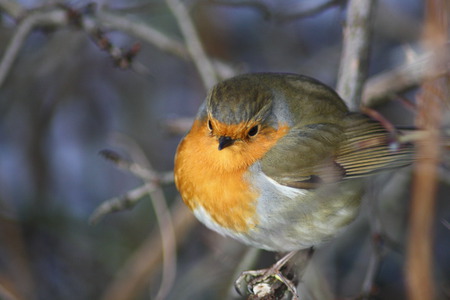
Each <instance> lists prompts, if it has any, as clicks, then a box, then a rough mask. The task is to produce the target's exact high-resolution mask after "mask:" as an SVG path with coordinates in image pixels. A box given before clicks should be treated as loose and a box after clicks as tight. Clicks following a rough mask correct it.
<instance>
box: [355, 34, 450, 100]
mask: <svg viewBox="0 0 450 300" xmlns="http://www.w3.org/2000/svg"><path fill="white" fill-rule="evenodd" d="M436 59H439V60H440V61H439V62H438V63H436ZM449 73H450V49H449V44H448V43H447V44H445V45H444V46H443V47H440V48H438V49H435V50H432V51H427V52H425V53H422V54H420V55H418V56H416V57H414V58H413V59H412V60H410V61H408V62H406V63H404V64H403V65H401V66H399V67H397V68H395V69H393V70H389V71H386V72H384V73H381V74H379V75H375V76H373V77H371V78H369V79H368V80H367V82H366V85H365V88H364V91H363V95H362V105H363V106H370V107H373V106H377V105H380V104H383V103H384V102H386V101H388V100H391V99H393V98H395V97H396V96H397V95H398V94H400V93H403V92H406V91H407V90H409V89H411V88H414V87H417V86H418V85H419V84H420V83H422V82H423V81H424V80H427V79H430V78H436V77H440V76H443V75H445V74H449Z"/></svg>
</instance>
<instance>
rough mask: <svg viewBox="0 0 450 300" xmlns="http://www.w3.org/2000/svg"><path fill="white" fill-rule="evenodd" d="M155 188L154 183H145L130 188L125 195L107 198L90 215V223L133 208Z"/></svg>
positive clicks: (95, 222)
mask: <svg viewBox="0 0 450 300" xmlns="http://www.w3.org/2000/svg"><path fill="white" fill-rule="evenodd" d="M153 189H155V185H154V184H143V185H141V186H139V187H137V188H134V189H132V190H129V191H128V192H127V193H126V194H125V195H123V196H120V197H114V198H111V199H109V200H106V201H105V202H103V203H102V204H100V206H98V207H97V208H96V209H95V210H94V212H93V213H92V214H91V216H90V217H89V223H90V224H97V223H98V222H99V221H100V220H101V219H102V218H103V217H104V216H106V215H108V214H111V213H113V212H118V211H123V210H126V209H131V208H133V207H134V206H135V205H136V204H137V203H138V202H139V201H140V200H141V199H142V197H144V196H145V195H147V193H149V191H151V190H153Z"/></svg>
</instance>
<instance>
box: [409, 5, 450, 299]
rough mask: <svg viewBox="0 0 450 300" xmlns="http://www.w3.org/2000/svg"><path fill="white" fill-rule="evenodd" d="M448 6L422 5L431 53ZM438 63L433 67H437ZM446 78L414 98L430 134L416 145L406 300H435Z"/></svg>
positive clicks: (444, 29) (442, 33) (443, 38)
mask: <svg viewBox="0 0 450 300" xmlns="http://www.w3.org/2000/svg"><path fill="white" fill-rule="evenodd" d="M449 12H450V3H449V2H448V1H447V0H428V1H426V5H425V21H424V23H425V30H424V42H425V46H426V47H427V48H429V49H431V50H433V49H438V48H440V47H442V45H444V44H445V43H446V42H447V39H448V34H449V27H448V26H449V24H450V20H449ZM439 62H440V59H439V58H438V57H436V60H434V61H433V62H432V64H433V65H434V64H439ZM449 98H450V90H449V87H448V78H445V77H444V78H433V79H429V80H426V81H425V82H424V83H423V85H422V88H421V91H420V93H419V94H418V96H417V98H416V99H417V109H418V114H417V118H416V123H417V126H418V127H419V128H423V129H425V130H428V131H430V132H429V134H428V135H427V136H425V137H423V138H422V139H421V140H419V141H418V143H417V153H416V158H417V159H416V162H415V163H414V177H413V193H412V199H411V209H410V219H409V235H408V251H407V257H406V266H405V273H406V274H405V276H406V282H407V293H408V296H409V299H411V300H419V299H435V286H434V279H433V278H434V272H433V269H434V268H433V234H432V233H433V223H434V215H435V213H434V210H435V196H436V193H437V187H438V165H439V163H440V161H441V148H440V134H439V133H438V130H439V128H440V127H441V121H442V111H443V109H444V107H445V105H448V104H449V103H448V102H449Z"/></svg>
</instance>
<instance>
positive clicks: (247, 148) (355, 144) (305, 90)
mask: <svg viewBox="0 0 450 300" xmlns="http://www.w3.org/2000/svg"><path fill="white" fill-rule="evenodd" d="M411 153H412V147H411V146H410V145H399V146H393V142H392V133H390V132H389V131H387V130H386V129H385V127H384V126H383V125H382V124H381V123H380V122H378V121H376V120H374V119H371V118H370V117H368V116H366V115H363V114H360V113H353V112H349V110H348V108H347V106H346V105H345V103H344V101H343V100H342V99H341V98H340V97H339V96H338V94H337V93H336V92H335V91H334V90H332V89H331V88H329V87H327V86H326V85H324V84H323V83H321V82H319V81H317V80H315V79H313V78H310V77H307V76H302V75H296V74H284V73H260V74H245V75H240V76H236V77H234V78H231V79H228V80H225V81H223V82H221V83H218V84H217V85H216V86H214V87H213V88H212V90H211V91H210V92H209V94H208V95H207V97H206V101H205V102H204V103H203V104H202V105H201V107H200V109H199V112H198V114H197V116H196V118H195V121H194V123H193V125H192V128H191V130H190V131H189V133H188V134H187V135H186V136H185V137H184V139H183V140H182V141H181V142H180V144H179V146H178V149H177V153H176V156H175V184H176V186H177V188H178V190H179V191H180V194H181V197H182V198H183V201H184V202H185V203H186V205H187V206H188V207H189V208H190V209H191V210H192V211H193V213H194V214H195V216H196V217H197V218H198V219H199V220H200V221H201V222H202V223H204V224H205V225H206V226H207V227H209V228H210V229H212V230H214V231H217V232H218V233H220V234H223V235H226V236H230V237H232V238H235V239H237V240H239V241H241V242H243V243H245V244H247V245H250V246H254V247H257V248H261V249H265V250H269V251H278V252H290V251H296V250H301V249H307V248H310V247H313V246H316V245H319V244H321V243H323V242H325V241H327V240H329V239H331V238H332V237H333V236H335V235H336V234H337V233H338V232H340V231H341V230H342V229H343V228H345V227H346V226H348V225H349V224H350V223H351V222H352V221H353V220H354V219H355V217H356V216H357V215H358V210H359V207H360V205H361V198H362V195H363V192H364V189H363V187H364V178H365V177H367V176H369V175H372V174H373V173H375V172H378V171H381V170H384V169H388V168H394V167H400V166H404V165H407V164H408V163H410V161H411Z"/></svg>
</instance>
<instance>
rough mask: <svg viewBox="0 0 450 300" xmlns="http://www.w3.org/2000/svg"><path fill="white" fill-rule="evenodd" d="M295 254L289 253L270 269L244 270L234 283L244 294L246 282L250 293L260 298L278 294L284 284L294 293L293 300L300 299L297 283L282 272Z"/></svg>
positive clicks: (237, 289) (239, 291)
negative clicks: (242, 287) (243, 283)
mask: <svg viewBox="0 0 450 300" xmlns="http://www.w3.org/2000/svg"><path fill="white" fill-rule="evenodd" d="M294 254H295V253H289V254H288V255H286V256H285V257H283V258H282V259H281V260H279V261H278V262H277V263H275V264H274V265H273V266H272V267H270V268H268V269H261V270H251V271H244V272H242V273H241V275H240V276H239V277H238V279H237V280H236V281H235V283H234V287H235V289H236V291H237V292H238V293H239V294H240V295H242V293H241V286H242V282H246V283H247V291H248V292H249V293H250V294H252V295H255V296H256V297H258V298H263V297H266V296H270V295H272V296H273V295H275V294H278V293H279V291H280V288H282V287H283V286H284V287H285V288H286V289H287V290H288V291H289V292H290V293H291V294H292V300H299V298H298V296H297V288H296V287H295V284H294V283H293V282H292V281H291V280H289V279H288V278H286V276H285V275H283V273H282V272H281V268H282V267H283V266H284V265H285V264H286V262H287V261H288V260H289V259H290V258H291V257H292V256H293V255H294ZM283 293H284V291H283ZM277 299H278V298H277Z"/></svg>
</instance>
